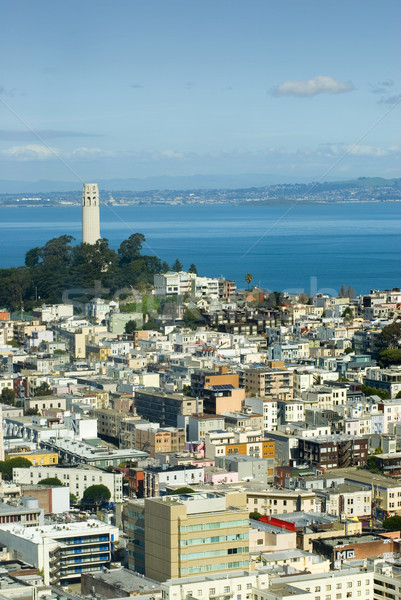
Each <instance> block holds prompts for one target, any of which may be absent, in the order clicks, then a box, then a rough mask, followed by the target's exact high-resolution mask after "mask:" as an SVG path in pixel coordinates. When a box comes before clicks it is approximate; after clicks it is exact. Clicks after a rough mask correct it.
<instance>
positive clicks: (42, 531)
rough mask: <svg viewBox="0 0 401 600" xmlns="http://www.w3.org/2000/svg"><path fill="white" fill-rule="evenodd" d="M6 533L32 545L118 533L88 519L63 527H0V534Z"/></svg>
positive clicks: (104, 524)
mask: <svg viewBox="0 0 401 600" xmlns="http://www.w3.org/2000/svg"><path fill="white" fill-rule="evenodd" d="M1 531H8V532H9V533H11V534H12V535H14V536H15V537H18V538H24V539H26V540H28V541H30V542H32V543H33V544H41V543H42V541H43V539H44V538H50V539H52V538H54V539H59V538H64V537H71V536H74V535H77V534H80V535H88V534H90V533H92V534H96V533H101V532H102V533H108V532H111V531H113V532H116V531H118V529H117V527H114V526H112V525H107V524H106V523H103V521H98V520H97V519H89V520H88V521H83V522H78V521H76V522H72V523H68V524H65V525H59V524H53V525H42V526H38V527H24V526H23V525H18V524H15V523H8V524H4V525H0V532H1Z"/></svg>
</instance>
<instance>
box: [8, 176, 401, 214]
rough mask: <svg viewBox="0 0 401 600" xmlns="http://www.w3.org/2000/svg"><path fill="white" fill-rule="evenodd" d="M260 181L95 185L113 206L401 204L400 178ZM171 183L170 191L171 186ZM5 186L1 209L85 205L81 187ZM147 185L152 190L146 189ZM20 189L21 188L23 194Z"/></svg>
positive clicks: (152, 181) (47, 184)
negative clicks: (392, 202)
mask: <svg viewBox="0 0 401 600" xmlns="http://www.w3.org/2000/svg"><path fill="white" fill-rule="evenodd" d="M248 177H249V178H250V179H252V185H245V179H247V178H248ZM259 177H260V178H263V177H265V176H262V175H260V176H256V175H253V176H251V175H249V176H245V175H241V176H238V177H235V176H232V180H231V186H230V185H227V181H228V180H227V177H226V176H223V175H221V176H218V177H217V176H216V177H212V176H211V177H210V178H208V177H206V176H203V175H202V176H201V175H199V176H193V177H183V178H176V177H174V178H171V181H170V179H169V178H168V177H159V178H148V179H143V180H139V179H109V180H104V181H102V180H100V181H98V182H97V183H98V185H99V188H100V196H101V203H102V204H104V203H107V202H110V203H111V204H115V205H127V204H128V205H129V204H216V203H218V204H244V203H247V204H252V203H253V204H268V205H282V204H293V203H294V202H296V203H300V202H301V203H304V204H314V203H336V202H387V201H401V178H398V179H383V178H381V177H360V178H358V179H352V180H348V181H323V182H310V183H305V182H297V183H271V184H269V185H267V184H264V185H260V184H259V183H258V182H257V179H258V178H259ZM177 179H178V183H179V184H180V185H181V187H179V186H178V184H177V187H173V182H177ZM242 180H243V181H244V183H242V185H240V184H239V182H240V181H242ZM168 181H170V186H168V185H167V183H168ZM223 181H224V183H225V184H226V185H225V186H224V185H223ZM138 182H140V184H139V183H138ZM201 182H203V184H204V185H203V186H201ZM6 183H7V185H8V187H9V189H11V188H12V187H13V186H14V187H15V188H16V189H19V191H8V192H1V191H0V204H1V205H3V206H4V205H7V206H43V205H46V206H51V205H71V204H74V205H76V204H80V202H81V184H80V183H79V184H77V183H74V184H72V183H70V182H50V181H38V182H35V183H25V184H21V183H19V184H17V183H16V182H4V181H3V182H0V190H1V187H2V184H3V185H4V187H7V186H6V185H5V184H6ZM11 183H12V184H13V185H11ZM206 183H208V185H206ZM17 185H18V186H19V187H18V188H17ZM147 185H148V186H152V187H146V186H147ZM21 186H23V189H22V190H21V189H20V188H21ZM25 186H26V187H25ZM30 186H31V187H30ZM55 186H59V187H58V189H55ZM46 188H49V189H46ZM143 188H146V189H143Z"/></svg>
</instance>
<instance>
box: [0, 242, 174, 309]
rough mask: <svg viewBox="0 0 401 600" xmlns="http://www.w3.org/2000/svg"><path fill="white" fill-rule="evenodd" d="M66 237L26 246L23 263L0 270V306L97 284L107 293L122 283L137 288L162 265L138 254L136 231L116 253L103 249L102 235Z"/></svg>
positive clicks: (27, 303)
mask: <svg viewBox="0 0 401 600" xmlns="http://www.w3.org/2000/svg"><path fill="white" fill-rule="evenodd" d="M72 240H73V238H72V237H71V236H68V235H63V236H61V237H58V238H53V239H51V240H49V241H48V242H47V243H46V244H45V245H44V246H43V247H40V248H39V247H36V248H32V249H31V250H28V252H27V253H26V255H25V265H24V266H21V267H18V268H11V269H0V306H7V307H9V308H10V309H12V310H21V308H22V307H23V308H24V309H25V310H27V309H29V308H32V307H33V306H35V304H36V300H37V299H38V300H40V302H41V303H42V302H60V301H61V300H62V295H63V292H64V291H65V290H67V289H73V288H88V289H89V290H91V289H93V288H94V286H95V284H97V283H98V284H100V287H101V288H102V289H103V290H108V293H109V296H110V297H111V296H112V295H113V294H114V292H116V291H117V290H118V289H120V288H122V287H124V286H126V285H127V284H129V285H130V286H136V287H137V288H140V287H141V286H143V285H149V284H152V283H153V275H154V274H156V273H163V272H166V271H167V270H168V265H167V264H166V263H163V262H162V261H161V260H160V259H159V258H158V257H156V256H147V255H142V254H141V249H142V246H143V245H144V243H145V236H144V235H143V234H142V233H134V234H132V235H131V236H130V237H129V238H128V240H124V241H123V242H122V243H121V245H120V248H119V250H118V252H115V251H114V250H112V249H111V248H109V243H108V240H107V239H101V240H98V241H97V242H96V243H95V244H77V245H75V246H72V245H71V242H72ZM81 295H82V293H81ZM92 295H93V294H92ZM103 295H104V296H107V294H103ZM91 297H92V296H91Z"/></svg>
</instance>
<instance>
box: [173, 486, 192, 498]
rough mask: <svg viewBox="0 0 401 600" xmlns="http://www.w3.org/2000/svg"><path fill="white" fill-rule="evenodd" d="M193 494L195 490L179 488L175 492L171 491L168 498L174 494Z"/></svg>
mask: <svg viewBox="0 0 401 600" xmlns="http://www.w3.org/2000/svg"><path fill="white" fill-rule="evenodd" d="M194 492H195V490H193V489H192V488H190V487H185V486H184V487H180V488H177V489H176V490H171V491H170V492H169V493H168V495H169V496H173V495H174V494H193V493H194Z"/></svg>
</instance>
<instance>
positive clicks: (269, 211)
mask: <svg viewBox="0 0 401 600" xmlns="http://www.w3.org/2000/svg"><path fill="white" fill-rule="evenodd" d="M1 214H2V222H1V223H0V267H8V266H17V265H20V264H23V262H24V257H25V252H26V251H27V250H29V249H30V248H32V247H34V246H42V245H44V244H45V243H46V241H48V240H49V239H51V238H52V237H58V236H60V235H63V234H68V235H72V236H74V238H76V241H77V243H78V242H79V241H80V239H81V209H80V207H38V208H22V207H16V208H8V207H2V210H1ZM400 217H401V203H383V204H335V205H332V206H330V205H318V206H300V205H297V206H295V207H294V208H291V209H290V210H289V208H288V207H276V206H274V207H272V206H257V207H255V206H227V205H215V206H205V205H199V206H194V205H192V206H130V207H128V206H127V207H118V208H117V207H107V206H104V207H102V209H101V233H102V236H103V237H107V238H108V239H109V242H110V246H111V247H112V248H115V249H117V248H118V246H119V244H120V243H121V241H122V240H124V239H126V238H128V237H129V236H130V235H131V233H135V232H141V233H144V234H145V236H146V240H147V243H146V246H145V247H144V252H145V253H146V254H156V255H158V256H159V257H160V258H161V259H162V260H166V261H167V262H168V263H170V264H171V263H172V262H173V261H174V260H175V259H176V258H177V257H178V258H179V259H180V260H181V262H182V263H183V266H184V269H185V268H188V267H189V265H190V264H191V263H195V264H196V266H197V268H198V272H199V273H200V274H202V275H209V276H220V275H224V276H225V277H227V278H230V279H235V280H236V281H237V285H238V286H239V287H245V286H246V283H245V281H244V276H245V274H246V273H248V272H250V273H252V275H253V282H252V283H253V284H256V285H261V286H263V287H266V288H268V289H270V290H304V291H306V292H309V293H310V292H314V291H322V290H324V289H329V290H331V293H335V292H336V291H338V289H339V288H340V286H341V284H343V283H344V284H346V285H349V284H352V285H353V286H354V288H355V289H356V291H357V292H358V293H361V292H366V291H369V290H370V289H372V288H376V289H377V288H388V287H400V286H401V243H400V241H401V219H400Z"/></svg>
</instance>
